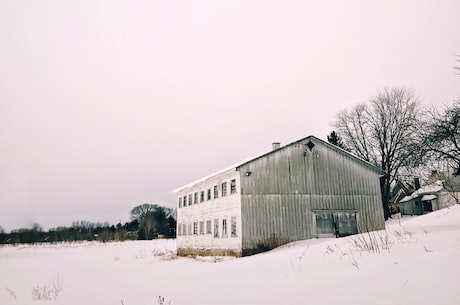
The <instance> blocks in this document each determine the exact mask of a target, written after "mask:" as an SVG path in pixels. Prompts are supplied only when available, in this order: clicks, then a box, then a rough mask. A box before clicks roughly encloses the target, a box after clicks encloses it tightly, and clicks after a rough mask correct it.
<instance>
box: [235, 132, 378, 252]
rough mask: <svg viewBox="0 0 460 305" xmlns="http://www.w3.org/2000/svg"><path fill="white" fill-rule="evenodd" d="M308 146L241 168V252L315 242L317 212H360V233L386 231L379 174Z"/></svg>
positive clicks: (323, 148) (327, 149) (318, 145)
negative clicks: (275, 242) (274, 241)
mask: <svg viewBox="0 0 460 305" xmlns="http://www.w3.org/2000/svg"><path fill="white" fill-rule="evenodd" d="M308 141H310V140H309V138H307V139H305V140H304V141H302V142H297V143H295V144H292V145H289V146H286V147H284V148H282V149H280V150H277V151H276V152H273V153H271V154H268V155H266V156H263V157H261V158H258V159H255V160H253V161H251V162H249V163H247V164H244V165H242V166H240V167H239V171H240V183H241V201H242V202H241V204H242V205H241V209H242V229H243V232H242V236H243V241H242V243H243V249H251V248H254V247H255V245H256V244H257V243H260V242H263V241H264V240H266V239H270V238H272V237H273V236H277V237H279V238H280V239H282V240H286V241H287V240H289V241H294V240H300V239H307V238H313V237H316V225H315V214H314V211H315V210H331V211H343V210H349V211H356V212H357V222H358V228H361V229H362V228H363V227H364V226H365V227H366V229H383V228H384V220H383V209H382V201H381V193H380V182H379V173H378V172H376V171H375V170H374V169H372V168H371V167H370V166H368V165H366V164H365V163H363V162H360V161H359V160H356V159H355V158H353V157H351V156H349V155H348V154H346V153H343V152H340V151H338V150H336V149H334V148H333V147H330V146H329V145H326V144H324V143H322V142H320V141H315V140H314V139H313V140H311V141H312V142H313V143H314V144H315V146H314V147H313V149H311V150H310V149H309V148H308V147H307V145H306V144H307V142H308ZM246 173H250V175H246Z"/></svg>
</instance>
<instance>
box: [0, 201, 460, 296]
mask: <svg viewBox="0 0 460 305" xmlns="http://www.w3.org/2000/svg"><path fill="white" fill-rule="evenodd" d="M363 238H367V239H366V240H367V242H363ZM369 238H371V240H372V241H373V243H372V244H375V246H376V247H377V248H378V249H376V252H373V251H371V250H364V248H366V246H369V245H371V243H370V242H369ZM366 243H367V245H366ZM386 248H389V249H386ZM174 252H175V241H174V240H156V241H136V242H124V243H106V244H101V243H93V242H91V243H90V242H86V243H75V244H54V245H51V244H44V245H36V246H32V245H19V246H0V304H2V305H6V304H63V305H64V304H65V305H77V304H78V305H82V304H85V305H86V304H97V305H109V304H110V305H116V304H118V305H120V304H123V305H143V304H145V305H147V304H159V303H161V302H159V300H158V297H159V296H162V297H164V302H163V303H164V304H172V305H182V304H183V305H186V304H187V305H193V304H200V305H204V304H212V305H217V304H264V305H269V304H277V305H279V304H354V305H355V304H366V305H369V304H382V305H383V304H385V305H387V304H404V305H409V304H414V305H422V304H437V305H440V304H460V292H459V291H457V289H458V287H459V282H460V206H459V205H456V206H454V207H451V208H448V209H444V210H440V211H437V212H433V213H431V214H428V215H424V216H419V217H407V218H402V219H401V221H398V220H397V219H395V220H391V221H390V222H389V223H387V230H386V231H381V232H378V233H375V234H372V235H367V234H366V235H364V236H362V237H361V238H360V237H359V236H350V237H346V238H340V239H315V240H307V241H302V242H296V243H291V244H288V245H285V246H283V247H281V248H279V249H275V250H273V251H271V252H267V253H263V254H259V255H255V256H251V257H245V258H238V259H235V258H221V257H207V258H196V259H191V258H176V257H175V255H174ZM56 295H57V296H56ZM34 298H35V299H36V298H42V299H43V298H45V299H46V298H50V299H52V300H49V301H47V300H35V299H34Z"/></svg>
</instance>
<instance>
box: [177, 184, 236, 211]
mask: <svg viewBox="0 0 460 305" xmlns="http://www.w3.org/2000/svg"><path fill="white" fill-rule="evenodd" d="M199 194H200V198H199V199H200V200H199V201H198V192H195V193H191V194H188V195H185V196H183V197H182V196H180V197H179V198H178V201H179V202H178V205H179V208H182V207H186V206H188V205H193V204H197V203H198V202H200V203H201V202H204V201H205V199H206V201H208V200H211V199H216V198H219V196H222V197H225V196H227V194H228V191H227V182H222V183H221V184H220V186H219V185H214V187H213V189H212V192H211V189H210V188H209V189H207V190H206V197H205V191H204V190H203V191H200V192H199ZM231 194H236V179H232V180H230V195H231ZM211 195H213V196H212V197H211Z"/></svg>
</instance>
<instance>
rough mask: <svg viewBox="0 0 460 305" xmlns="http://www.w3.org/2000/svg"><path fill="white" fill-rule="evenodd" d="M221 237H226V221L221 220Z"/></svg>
mask: <svg viewBox="0 0 460 305" xmlns="http://www.w3.org/2000/svg"><path fill="white" fill-rule="evenodd" d="M222 237H227V219H222Z"/></svg>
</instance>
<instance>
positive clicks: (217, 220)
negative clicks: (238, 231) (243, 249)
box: [214, 219, 219, 237]
mask: <svg viewBox="0 0 460 305" xmlns="http://www.w3.org/2000/svg"><path fill="white" fill-rule="evenodd" d="M214 237H219V219H214Z"/></svg>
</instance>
